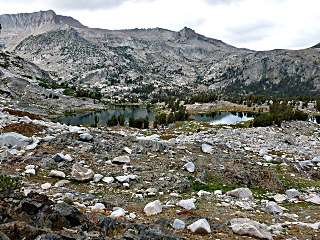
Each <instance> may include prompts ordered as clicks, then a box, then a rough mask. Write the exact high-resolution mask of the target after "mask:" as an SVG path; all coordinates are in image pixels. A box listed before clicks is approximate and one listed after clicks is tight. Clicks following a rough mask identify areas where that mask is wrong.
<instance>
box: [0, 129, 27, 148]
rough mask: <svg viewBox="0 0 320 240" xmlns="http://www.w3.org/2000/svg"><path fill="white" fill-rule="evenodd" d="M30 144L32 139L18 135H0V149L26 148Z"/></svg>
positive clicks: (9, 133)
mask: <svg viewBox="0 0 320 240" xmlns="http://www.w3.org/2000/svg"><path fill="white" fill-rule="evenodd" d="M31 143H32V138H28V137H26V136H23V135H21V134H19V133H15V132H8V133H3V134H1V135H0V147H8V148H12V147H17V148H21V147H26V146H28V145H29V144H31Z"/></svg>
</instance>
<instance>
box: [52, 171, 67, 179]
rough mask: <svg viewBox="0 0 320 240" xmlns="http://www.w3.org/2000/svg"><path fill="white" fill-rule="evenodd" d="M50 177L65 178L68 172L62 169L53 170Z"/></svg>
mask: <svg viewBox="0 0 320 240" xmlns="http://www.w3.org/2000/svg"><path fill="white" fill-rule="evenodd" d="M49 177H60V178H65V177H66V174H65V173H64V172H62V171H58V170H51V171H50V173H49Z"/></svg>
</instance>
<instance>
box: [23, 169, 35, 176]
mask: <svg viewBox="0 0 320 240" xmlns="http://www.w3.org/2000/svg"><path fill="white" fill-rule="evenodd" d="M24 172H25V174H31V175H36V170H35V169H34V168H30V169H27V170H25V171H24Z"/></svg>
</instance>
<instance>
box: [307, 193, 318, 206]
mask: <svg viewBox="0 0 320 240" xmlns="http://www.w3.org/2000/svg"><path fill="white" fill-rule="evenodd" d="M305 201H306V202H310V203H314V204H320V197H319V196H318V195H315V194H311V196H310V197H309V198H307V199H306V200H305Z"/></svg>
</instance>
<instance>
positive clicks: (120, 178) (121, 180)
mask: <svg viewBox="0 0 320 240" xmlns="http://www.w3.org/2000/svg"><path fill="white" fill-rule="evenodd" d="M116 179H117V181H119V182H121V183H123V182H129V177H128V176H118V177H116Z"/></svg>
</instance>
